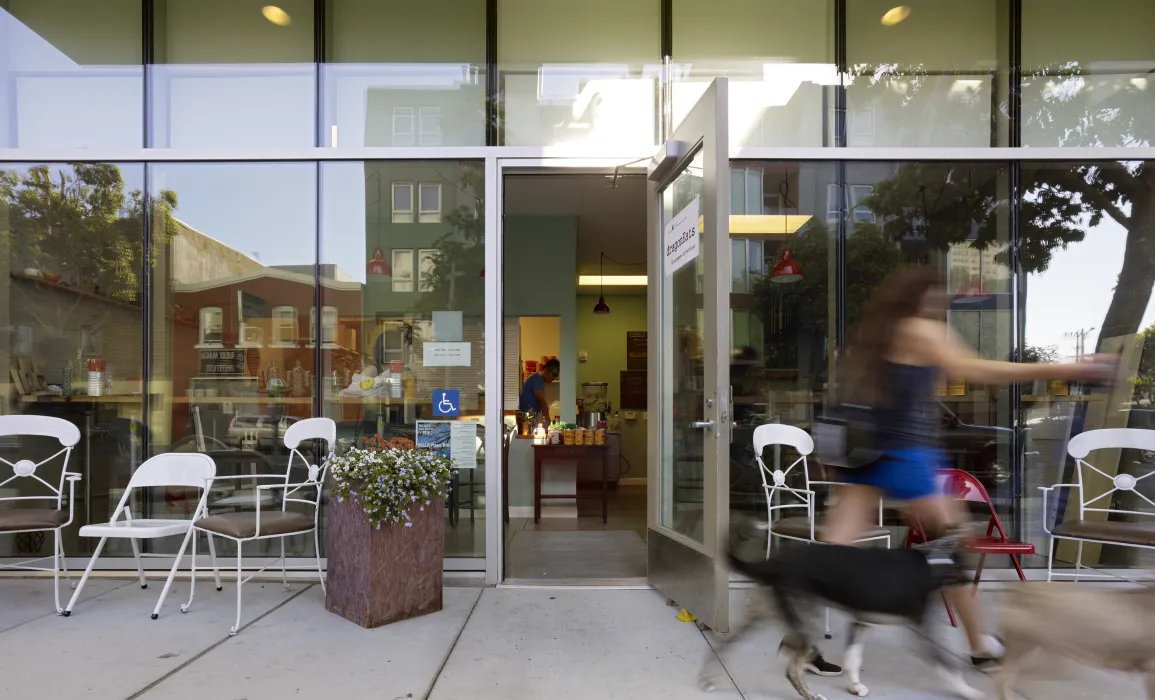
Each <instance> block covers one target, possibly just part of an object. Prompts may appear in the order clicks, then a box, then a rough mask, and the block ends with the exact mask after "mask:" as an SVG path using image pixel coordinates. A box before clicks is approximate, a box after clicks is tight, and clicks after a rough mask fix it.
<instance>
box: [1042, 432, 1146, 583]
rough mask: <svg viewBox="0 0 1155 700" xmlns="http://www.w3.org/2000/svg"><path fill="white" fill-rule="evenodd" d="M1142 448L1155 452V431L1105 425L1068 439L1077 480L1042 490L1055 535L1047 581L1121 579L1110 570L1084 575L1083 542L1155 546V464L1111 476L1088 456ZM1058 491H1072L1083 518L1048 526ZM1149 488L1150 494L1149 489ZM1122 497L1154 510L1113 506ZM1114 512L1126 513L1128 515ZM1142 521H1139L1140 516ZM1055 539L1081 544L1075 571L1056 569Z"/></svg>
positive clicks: (1045, 514) (1052, 535) (1045, 515)
mask: <svg viewBox="0 0 1155 700" xmlns="http://www.w3.org/2000/svg"><path fill="white" fill-rule="evenodd" d="M1128 449H1130V450H1142V451H1144V452H1155V430H1143V429H1139V428H1105V429H1101V430H1088V431H1087V432H1085V433H1080V434H1079V435H1076V436H1075V437H1073V438H1071V440H1070V442H1068V443H1067V453H1068V454H1070V455H1071V457H1072V458H1073V459H1074V460H1075V467H1076V469H1075V479H1076V480H1075V483H1073V484H1055V485H1054V486H1046V487H1043V488H1041V489H1040V490H1041V491H1042V493H1043V528H1044V530H1046V532H1047V535H1048V536H1049V538H1050V542H1049V547H1048V552H1047V580H1053V579H1055V578H1074V580H1076V581H1078V580H1079V579H1080V578H1088V579H1119V578H1120V577H1118V576H1115V575H1114V574H1110V573H1101V572H1100V573H1090V574H1088V573H1084V572H1083V570H1084V569H1087V568H1091V567H1087V566H1085V565H1084V564H1083V545H1084V543H1087V542H1091V543H1095V544H1112V545H1118V546H1121V547H1135V548H1138V549H1147V550H1152V549H1155V520H1152V518H1155V500H1152V498H1151V496H1149V495H1148V493H1151V492H1152V489H1155V479H1152V478H1151V476H1152V475H1153V474H1155V465H1151V466H1148V467H1147V468H1145V469H1144V470H1142V472H1143V473H1141V474H1128V473H1123V472H1122V470H1119V473H1117V474H1115V475H1111V474H1108V473H1107V472H1105V471H1103V470H1102V469H1100V468H1099V467H1096V466H1095V465H1093V464H1091V463H1090V462H1089V461H1088V459H1087V458H1088V457H1089V456H1090V454H1091V453H1092V452H1095V451H1098V450H1128ZM1058 489H1071V492H1072V493H1073V495H1074V497H1075V498H1076V499H1077V501H1076V503H1077V505H1078V517H1068V518H1064V519H1063V520H1062V522H1059V523H1057V524H1055V525H1054V526H1052V527H1049V528H1048V527H1047V521H1048V519H1049V510H1050V509H1049V505H1048V502H1047V501H1048V497H1049V496H1050V495H1051V494H1052V493H1054V492H1055V491H1057V490H1058ZM1145 491H1146V493H1145ZM1120 496H1129V497H1130V498H1131V499H1134V500H1135V501H1137V502H1138V506H1139V507H1142V506H1143V505H1144V504H1145V505H1147V506H1150V507H1151V510H1148V511H1142V510H1134V509H1133V508H1131V507H1127V506H1122V505H1120V506H1118V507H1116V506H1115V505H1114V503H1115V501H1116V499H1117V498H1118V497H1120ZM1112 516H1124V517H1123V518H1119V517H1112ZM1137 519H1138V520H1137ZM1055 540H1071V541H1075V542H1077V543H1078V553H1077V554H1076V558H1075V570H1074V572H1068V571H1055V569H1054V559H1055Z"/></svg>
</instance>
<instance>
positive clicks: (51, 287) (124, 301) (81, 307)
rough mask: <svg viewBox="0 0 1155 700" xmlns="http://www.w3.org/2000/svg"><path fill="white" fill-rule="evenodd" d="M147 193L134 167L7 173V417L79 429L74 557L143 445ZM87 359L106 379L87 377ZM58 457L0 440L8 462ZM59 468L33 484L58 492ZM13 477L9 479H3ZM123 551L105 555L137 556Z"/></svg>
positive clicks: (16, 544) (21, 545)
mask: <svg viewBox="0 0 1155 700" xmlns="http://www.w3.org/2000/svg"><path fill="white" fill-rule="evenodd" d="M143 186H144V168H143V166H141V165H138V164H115V163H74V164H62V163H48V164H36V165H27V164H24V165H0V261H2V262H0V272H2V273H3V277H2V279H0V367H3V369H4V382H3V383H0V391H2V393H3V401H4V405H5V407H6V408H5V410H4V414H6V415H35V416H53V417H56V418H63V419H64V420H67V421H70V422H72V423H73V424H74V425H76V426H77V427H78V428H79V429H80V433H81V438H80V443H79V444H78V446H77V447H76V449H74V450H73V452H72V456H71V461H70V462H69V464H68V470H69V471H71V472H75V473H79V474H80V475H81V477H82V479H81V481H80V482H79V483H78V484H77V490H76V501H75V503H74V504H73V506H74V508H75V519H74V520H73V525H72V526H71V527H70V528H68V529H67V530H66V531H65V539H64V548H65V552H66V553H67V554H68V555H69V556H73V555H85V554H90V553H91V552H92V546H93V545H94V544H95V542H94V541H93V540H91V539H88V538H78V537H77V530H78V529H79V527H80V526H82V525H84V524H87V523H92V522H100V521H102V520H107V519H108V517H109V516H110V514H111V511H112V509H113V508H114V507H115V506H116V504H117V503H118V501H119V500H120V497H121V495H122V494H123V489H124V487H125V486H126V485H127V484H128V480H129V477H130V475H131V474H132V472H133V470H134V469H135V468H136V467H137V466H138V465H139V464H140V463H141V462H142V461H143V460H144V458H145V456H146V455H145V450H146V449H147V447H148V445H147V435H148V431H147V429H146V428H145V427H144V423H143V422H142V420H143V416H142V413H141V406H142V401H141V392H142V386H143V384H142V373H141V357H142V354H141V348H142V347H143V343H144V333H143V325H142V324H143V320H144V318H143V304H142V295H143V293H144V288H143V283H144V274H143V273H144V268H145V261H144V247H143V241H144V201H143V195H142V194H141V190H142V189H143ZM90 361H92V362H94V363H97V364H94V365H93V368H94V371H96V368H97V367H98V366H103V374H100V375H91V374H90V373H89V367H90V364H89V363H90ZM53 445H55V447H53ZM59 449H60V444H59V443H57V442H55V441H52V440H40V439H13V438H5V439H3V440H2V441H0V456H3V457H4V459H6V460H8V461H9V462H10V463H15V462H16V461H18V460H20V459H33V460H34V461H40V460H42V459H45V458H47V457H49V456H50V455H52V454H55V453H56V452H57V451H59ZM61 467H62V463H61V461H60V460H59V459H56V460H54V461H52V462H50V463H48V464H47V465H45V467H43V468H42V469H40V470H38V471H37V477H41V478H43V479H45V480H46V481H48V482H49V483H51V484H54V485H56V484H58V483H59V480H60V473H61ZM10 476H12V472H11V471H10V470H8V471H7V473H6V474H5V477H4V478H3V479H0V481H8V477H10ZM37 486H38V485H37V484H35V483H34V480H33V479H32V478H24V479H16V480H14V481H9V483H7V484H5V486H4V487H3V488H0V498H9V497H13V496H44V495H47V490H46V489H44V488H43V487H41V488H39V489H38V488H37ZM66 489H67V487H66ZM66 493H67V491H66ZM5 505H6V506H8V507H12V505H13V504H12V503H11V502H9V503H7V504H5ZM41 507H45V504H43V503H42V504H41ZM124 545H125V546H124V547H123V548H121V547H120V545H119V544H117V545H115V547H114V549H113V550H111V551H110V552H109V553H110V554H113V555H117V554H124V553H126V551H127V553H129V554H131V550H130V549H129V548H128V546H127V545H128V543H127V542H125V543H124ZM110 546H113V545H112V544H110ZM51 551H52V537H51V535H49V536H48V537H47V539H45V538H43V537H39V536H36V535H24V536H19V535H18V536H15V537H12V536H7V537H0V557H6V556H13V557H20V558H25V559H27V558H29V557H30V556H35V555H48V554H49V553H50V552H51Z"/></svg>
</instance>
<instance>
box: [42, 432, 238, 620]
mask: <svg viewBox="0 0 1155 700" xmlns="http://www.w3.org/2000/svg"><path fill="white" fill-rule="evenodd" d="M216 471H217V467H216V463H215V462H213V460H212V458H211V457H209V456H208V455H203V454H199V453H196V452H169V453H165V454H159V455H156V456H155V457H152V458H150V459H147V460H145V462H144V463H143V464H141V465H140V466H139V467H137V468H136V471H134V472H133V473H132V477H131V478H130V479H129V481H128V488H126V489H125V490H124V494H123V495H122V496H121V497H120V503H118V504H117V506H116V509H115V510H113V511H112V517H111V518H109V519H108V522H107V523H98V524H93V525H85V526H84V527H82V528H80V536H81V537H99V538H100V541H99V542H97V543H96V551H94V552H93V553H92V559H90V560H89V561H88V567H87V568H86V569H85V570H84V575H83V576H81V577H80V585H79V586H77V587H76V591H75V592H74V593H73V594H72V600H70V601H68V607H67V608H65V610H64V615H65V617H67V616H69V615H71V614H72V608H73V606H75V605H76V601H77V600H79V599H80V593H81V591H83V590H84V584H85V583H87V581H88V577H89V575H91V574H92V569H93V567H94V566H95V565H96V560H97V559H99V558H100V553H101V551H103V550H104V544H105V543H106V542H108V540H109V539H126V540H128V541H129V542H130V543H131V544H132V556H133V558H134V559H135V560H136V571H137V573H138V574H139V575H140V587H141V588H148V581H147V579H145V577H144V566H143V565H142V564H141V561H140V559H141V557H156V558H168V557H169V556H172V555H169V554H157V553H144V554H141V552H140V540H154V539H160V538H162V537H177V536H180V535H184V540H183V541H182V542H181V545H180V549H178V550H177V553H176V557H175V559H174V561H173V563H172V568H171V569H170V570H169V572H168V578H167V579H166V580H165V582H164V588H163V589H161V592H160V599H159V600H157V601H156V607H155V608H153V611H152V619H154V620H155V619H157V618H158V617H160V609H161V607H162V606H163V605H164V601H165V598H167V597H168V592H169V590H170V589H171V588H172V582H173V579H174V578H175V577H176V572H177V569H178V568H180V562H181V559H183V558H184V553H185V550H186V549H187V548H188V545H189V541H190V540H192V542H193V547H192V558H193V560H194V563H193V566H192V568H191V571H192V579H191V580H190V581H189V597H188V603H186V604H184V605H182V606H181V609H180V611H181V612H188V611H189V608H190V607H191V606H192V601H193V592H194V590H195V588H196V586H195V584H196V564H195V560H196V538H195V537H194V536H193V535H194V531H193V523H194V522H195V521H196V520H197V518H199V517H200V516H201V515H202V514H203V513H204V511H205V507H206V503H207V502H208V492H209V489H210V488H211V486H212V480H213V477H214V476H215V475H216ZM166 486H184V487H188V488H194V489H200V490H201V497H200V499H199V500H198V501H197V506H196V509H195V510H193V513H192V518H191V519H189V520H183V519H163V518H147V519H145V518H133V517H132V503H131V500H132V494H133V492H134V491H139V490H141V489H150V488H163V487H166ZM122 516H123V517H122ZM209 554H210V556H211V558H212V565H213V575H214V578H215V579H216V584H217V590H218V591H219V590H221V572H220V569H219V568H218V567H217V552H216V548H215V547H214V546H213V538H212V536H211V535H210V536H209Z"/></svg>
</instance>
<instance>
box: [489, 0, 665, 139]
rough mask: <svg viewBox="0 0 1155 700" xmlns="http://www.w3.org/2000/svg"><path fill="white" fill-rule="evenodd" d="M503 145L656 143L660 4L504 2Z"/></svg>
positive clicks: (500, 43)
mask: <svg viewBox="0 0 1155 700" xmlns="http://www.w3.org/2000/svg"><path fill="white" fill-rule="evenodd" d="M497 23H498V28H497V61H498V71H499V78H498V92H499V93H500V94H501V95H502V97H503V103H502V105H501V107H500V109H499V113H500V117H501V124H502V141H501V142H502V144H504V145H507V146H553V145H561V144H570V145H576V144H588V145H594V146H601V147H607V148H608V147H620V148H626V149H631V148H632V149H637V148H647V147H649V146H652V145H653V144H655V143H656V142H657V133H658V132H657V119H658V84H659V78H660V77H661V73H662V60H661V46H660V44H661V25H662V22H661V3H658V2H615V1H614V0H587V1H586V2H580V3H574V2H561V1H560V0H498V3H497Z"/></svg>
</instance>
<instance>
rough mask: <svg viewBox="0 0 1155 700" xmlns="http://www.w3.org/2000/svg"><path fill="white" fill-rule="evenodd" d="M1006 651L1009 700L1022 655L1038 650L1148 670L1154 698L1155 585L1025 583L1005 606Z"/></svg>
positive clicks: (1001, 682)
mask: <svg viewBox="0 0 1155 700" xmlns="http://www.w3.org/2000/svg"><path fill="white" fill-rule="evenodd" d="M1002 624H1003V627H1004V642H1003V643H1004V645H1005V646H1006V656H1005V657H1004V658H1003V670H1002V672H1001V673H1000V674H999V676H998V678H997V679H996V681H995V687H996V690H997V692H998V696H999V700H1010V697H1011V684H1012V683H1014V680H1015V676H1016V675H1017V673H1018V670H1019V668H1020V667H1021V666H1022V663H1023V660H1024V659H1025V658H1026V657H1027V656H1028V655H1029V654H1030V653H1031V652H1033V651H1035V650H1036V649H1042V650H1043V651H1048V652H1051V653H1054V654H1058V655H1062V656H1066V657H1067V658H1070V659H1074V660H1076V661H1080V662H1082V663H1084V664H1087V665H1088V666H1094V667H1096V668H1103V669H1109V670H1114V671H1129V672H1133V673H1144V674H1146V675H1147V697H1148V698H1149V700H1155V634H1152V630H1155V589H1153V588H1139V589H1131V588H1126V589H1103V588H1089V587H1087V586H1085V585H1079V584H1074V583H1026V584H1022V585H1020V586H1018V587H1016V588H1015V590H1014V592H1013V593H1011V596H1010V600H1008V601H1007V604H1006V607H1005V609H1004V610H1003V615H1002Z"/></svg>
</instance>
